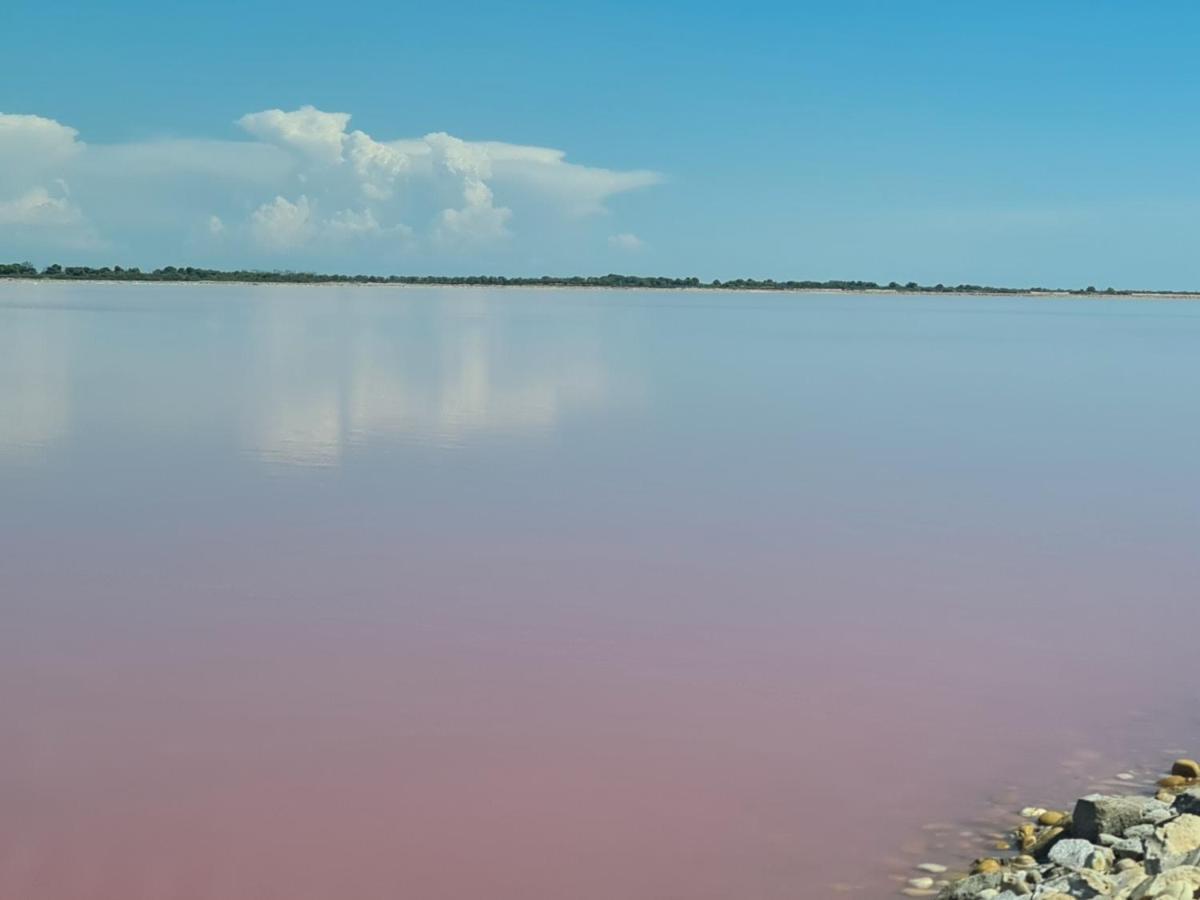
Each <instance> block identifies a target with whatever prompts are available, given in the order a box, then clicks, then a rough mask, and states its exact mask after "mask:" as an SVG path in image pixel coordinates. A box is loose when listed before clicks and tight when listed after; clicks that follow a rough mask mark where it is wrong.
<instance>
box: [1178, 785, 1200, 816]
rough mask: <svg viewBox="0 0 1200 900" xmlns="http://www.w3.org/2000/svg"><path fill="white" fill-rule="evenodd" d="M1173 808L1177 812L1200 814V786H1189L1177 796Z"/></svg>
mask: <svg viewBox="0 0 1200 900" xmlns="http://www.w3.org/2000/svg"><path fill="white" fill-rule="evenodd" d="M1171 809H1173V810H1174V811H1175V812H1177V813H1192V814H1194V815H1200V788H1188V789H1187V790H1186V791H1184V792H1183V793H1182V794H1180V795H1179V796H1178V797H1176V798H1175V802H1174V803H1173V804H1171Z"/></svg>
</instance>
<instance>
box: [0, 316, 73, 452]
mask: <svg viewBox="0 0 1200 900" xmlns="http://www.w3.org/2000/svg"><path fill="white" fill-rule="evenodd" d="M0 314H3V318H0V323H2V327H0V456H4V457H8V458H14V459H23V460H33V459H36V458H37V457H38V455H39V454H40V453H41V452H43V451H44V450H45V449H46V448H48V447H49V446H50V445H52V444H54V443H55V442H57V441H58V440H60V439H61V438H63V437H64V436H65V435H66V434H67V431H68V428H69V426H70V419H71V390H70V380H69V374H68V362H69V357H70V347H71V321H70V319H69V318H68V317H67V316H65V315H63V314H61V313H57V312H55V311H49V312H46V313H36V312H33V313H26V312H25V311H23V310H4V309H2V308H0Z"/></svg>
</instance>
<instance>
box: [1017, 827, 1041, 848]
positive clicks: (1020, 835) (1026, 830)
mask: <svg viewBox="0 0 1200 900" xmlns="http://www.w3.org/2000/svg"><path fill="white" fill-rule="evenodd" d="M1016 836H1017V843H1018V844H1020V845H1021V849H1022V850H1028V849H1029V848H1030V847H1032V846H1033V844H1034V842H1035V841H1036V840H1037V829H1036V828H1035V827H1034V826H1033V825H1031V824H1029V823H1028V822H1026V823H1025V824H1024V825H1018V826H1017V830H1016Z"/></svg>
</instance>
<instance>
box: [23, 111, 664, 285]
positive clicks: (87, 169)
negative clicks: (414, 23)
mask: <svg viewBox="0 0 1200 900" xmlns="http://www.w3.org/2000/svg"><path fill="white" fill-rule="evenodd" d="M350 121H351V117H350V114H349V113H344V112H328V111H324V110H320V109H317V108H315V107H313V106H303V107H300V108H299V109H294V110H282V109H268V110H262V111H259V112H252V113H247V114H246V115H244V116H242V117H241V118H239V119H238V120H237V122H236V125H237V126H238V127H239V128H240V129H241V131H242V132H244V134H245V138H243V139H241V140H212V139H172V140H154V141H141V142H133V143H124V144H86V143H84V142H83V141H81V140H80V139H79V135H78V133H77V132H76V131H75V129H73V128H71V127H69V126H67V125H63V124H61V123H58V122H55V121H54V120H52V119H46V118H42V117H39V116H27V115H3V114H0V237H7V236H10V235H11V233H12V230H13V229H15V228H18V227H22V226H24V227H28V226H29V225H32V224H36V225H39V226H41V227H42V229H43V231H46V232H48V231H49V230H52V229H55V228H57V229H59V230H61V231H63V232H64V233H65V232H66V231H68V230H70V229H76V231H78V230H79V229H82V228H85V227H86V228H87V229H91V230H92V231H91V232H90V233H98V234H100V235H102V236H103V237H104V238H106V239H108V240H107V244H106V246H108V247H112V248H117V249H121V248H130V249H134V250H137V251H139V252H142V253H145V252H146V250H147V248H150V249H151V250H152V251H153V252H155V253H163V252H169V253H171V254H174V253H175V252H177V251H181V250H182V249H183V248H185V247H186V248H187V251H188V253H189V255H190V256H192V257H195V253H196V251H197V249H199V250H200V251H204V248H205V247H206V246H207V247H208V251H207V252H208V253H209V255H210V256H211V257H212V258H214V259H221V260H223V261H227V262H231V263H234V262H236V263H238V264H247V263H250V264H252V263H253V261H254V259H255V257H254V256H253V253H254V251H255V250H258V251H270V253H271V254H272V255H273V256H275V257H278V256H287V255H292V254H294V255H296V257H297V259H296V262H297V264H306V265H322V264H324V265H338V264H348V265H359V266H368V265H369V266H376V267H381V266H385V265H388V266H391V265H395V264H396V263H398V262H400V261H403V260H410V261H418V262H420V263H421V264H422V266H423V267H428V266H430V265H446V264H447V263H449V264H450V265H451V266H453V260H454V259H456V258H457V259H461V260H464V261H469V260H478V259H485V258H486V259H493V258H494V259H496V260H497V261H499V260H502V259H503V258H504V257H503V254H505V253H509V252H515V251H517V250H519V249H521V248H522V247H525V249H526V251H529V250H530V249H531V248H538V249H540V248H542V247H544V246H547V245H549V244H550V243H551V241H550V240H547V239H548V238H549V239H553V242H554V243H555V246H560V247H565V246H567V241H568V239H569V236H570V234H577V235H578V240H579V243H580V246H595V245H594V243H592V241H593V240H595V239H597V238H599V239H600V240H603V235H604V232H603V231H601V232H600V234H599V235H596V234H595V231H594V229H596V228H603V227H604V225H603V224H600V223H602V220H603V219H605V218H608V217H609V216H608V213H609V209H608V203H609V201H610V200H611V199H612V198H613V197H615V196H617V195H619V194H622V193H625V192H627V191H632V190H637V189H641V188H645V187H648V186H650V185H653V184H656V183H657V182H658V181H659V180H660V177H659V176H658V175H657V174H656V173H654V172H652V171H649V170H628V171H619V170H614V169H606V168H600V167H593V166H585V165H580V164H577V163H572V162H568V161H567V158H566V154H565V153H564V152H563V151H561V150H556V149H551V148H546V147H534V146H527V145H521V144H510V143H504V142H499V141H468V140H464V139H462V138H459V137H455V136H454V135H450V134H447V133H445V132H436V131H435V132H431V133H429V134H426V135H425V136H424V137H419V138H397V139H379V138H377V137H374V136H372V135H369V134H367V133H366V132H364V131H361V130H352V129H351V127H350ZM68 184H69V185H70V187H71V190H70V192H69V193H68V191H67V188H66V186H67V185H68ZM589 221H594V222H596V223H598V224H596V225H592V226H589V225H587V224H586V223H587V222H589ZM589 228H590V229H593V230H592V231H591V232H590V234H591V237H590V238H589V237H587V234H589V231H588V229H589ZM618 236H619V235H618ZM24 237H26V238H27V237H28V235H25V236H24ZM635 240H636V239H635ZM9 243H10V244H11V243H12V241H9ZM17 243H20V242H17ZM34 244H36V241H33V240H32V239H29V240H25V242H24V244H23V246H33V245H34ZM638 245H639V246H640V242H638ZM614 246H615V245H614ZM622 246H623V248H624V249H634V248H633V247H632V246H625V245H624V244H622ZM487 248H491V249H487ZM485 251H486V252H487V253H492V254H499V255H495V256H486V257H485V256H480V255H479V254H480V253H483V252H485ZM526 255H528V252H527V253H526ZM204 261H209V260H204ZM343 261H349V262H348V263H344V262H343ZM464 264H465V263H464Z"/></svg>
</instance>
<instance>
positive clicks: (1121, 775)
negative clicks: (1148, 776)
mask: <svg viewBox="0 0 1200 900" xmlns="http://www.w3.org/2000/svg"><path fill="white" fill-rule="evenodd" d="M1117 777H1118V778H1119V779H1121V780H1122V781H1133V776H1132V775H1131V774H1130V773H1128V772H1118V773H1117Z"/></svg>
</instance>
